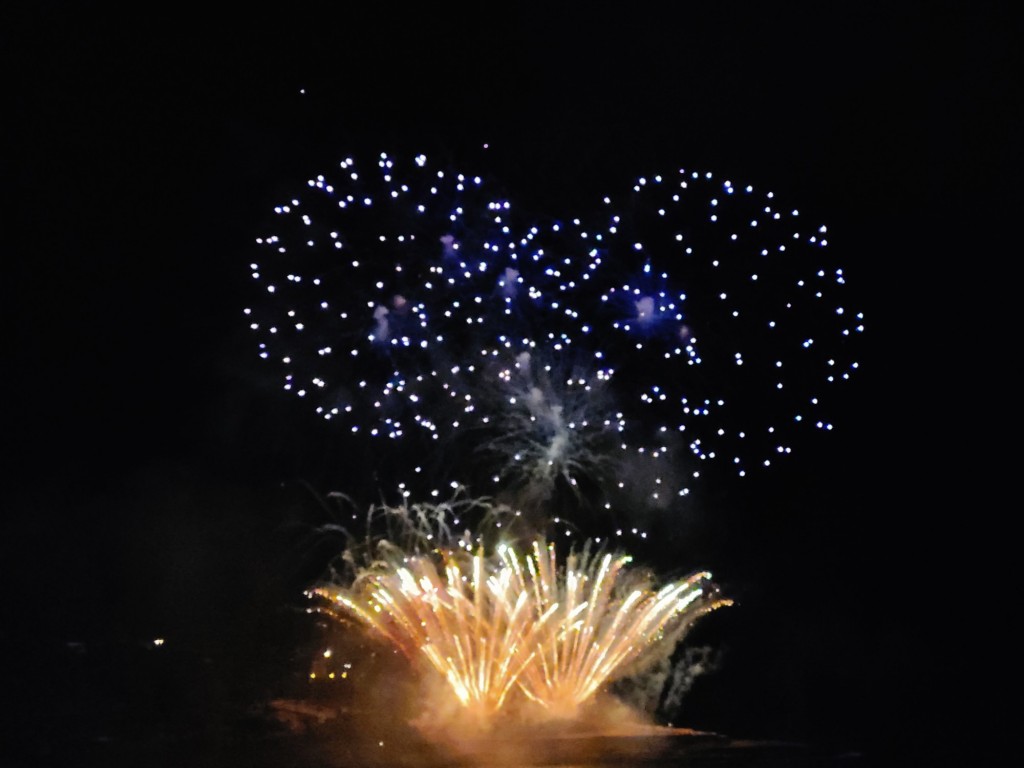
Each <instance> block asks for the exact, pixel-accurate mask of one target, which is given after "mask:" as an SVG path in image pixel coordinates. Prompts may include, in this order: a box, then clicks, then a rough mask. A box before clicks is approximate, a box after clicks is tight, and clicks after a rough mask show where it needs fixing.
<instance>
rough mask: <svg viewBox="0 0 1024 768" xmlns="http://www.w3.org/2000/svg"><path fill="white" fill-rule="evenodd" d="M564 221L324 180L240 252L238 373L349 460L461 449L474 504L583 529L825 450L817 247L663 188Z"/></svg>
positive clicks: (782, 215) (485, 192)
mask: <svg viewBox="0 0 1024 768" xmlns="http://www.w3.org/2000/svg"><path fill="white" fill-rule="evenodd" d="M588 203H589V204H590V205H589V207H588V209H587V214H586V215H580V216H573V215H572V212H571V211H570V212H569V215H567V216H564V217H562V216H560V215H551V216H549V217H547V218H543V219H539V218H528V217H525V216H522V215H520V213H519V210H518V209H517V208H516V206H515V205H514V203H513V201H512V200H510V199H509V198H508V197H507V196H506V195H503V194H501V193H500V192H498V191H497V189H496V188H495V187H494V185H493V184H492V183H490V182H487V181H485V180H484V179H483V178H482V177H481V176H476V175H471V174H463V173H458V172H455V171H452V170H450V169H447V168H445V169H438V168H435V167H432V166H431V164H430V163H428V161H427V158H426V157H425V156H423V155H419V156H416V157H413V158H411V159H408V160H399V159H398V158H394V157H391V156H390V155H387V154H381V155H380V156H379V157H377V158H374V159H372V160H370V161H369V162H363V161H359V162H357V161H356V160H354V159H352V158H346V159H345V160H343V161H342V162H341V163H340V164H339V165H338V166H337V167H336V168H335V169H334V170H333V171H331V172H330V173H325V174H323V175H318V176H316V177H315V178H312V179H310V180H309V181H308V185H307V188H306V189H305V190H303V192H302V193H301V194H296V195H295V196H294V197H293V198H291V199H289V200H286V201H284V202H282V203H281V204H280V205H278V206H277V207H276V208H275V209H274V213H275V215H276V216H275V218H276V224H277V226H275V227H274V228H273V230H271V231H268V232H267V233H266V234H264V235H263V236H261V237H259V238H258V239H257V244H258V246H259V256H258V257H257V258H256V260H255V261H254V263H252V264H251V269H252V277H253V279H254V281H256V283H257V284H258V286H259V288H260V290H259V294H258V295H259V298H258V299H256V300H254V301H253V303H252V304H251V306H250V307H249V308H246V309H245V314H246V315H247V316H248V320H249V322H250V327H251V329H252V331H253V332H254V334H255V335H256V337H257V339H258V345H259V354H260V356H261V357H262V358H264V359H265V360H266V365H267V367H268V369H269V370H270V371H272V374H273V376H274V377H277V380H278V381H279V383H280V385H281V386H283V388H284V389H285V390H287V391H288V392H290V393H292V394H294V395H296V396H298V397H300V398H303V399H305V400H307V401H308V402H309V403H310V405H311V406H312V407H313V408H315V410H316V413H318V414H320V415H321V416H322V417H323V418H324V419H325V420H328V421H331V422H332V423H337V424H338V425H339V427H340V428H341V429H343V430H345V431H346V432H348V433H351V434H352V435H354V436H356V437H357V438H359V437H365V438H366V439H367V440H368V441H370V442H371V443H373V441H402V442H408V443H412V444H414V445H422V446H423V447H424V448H425V449H426V450H430V449H431V447H435V448H436V447H439V446H450V445H464V446H465V445H469V446H471V448H470V450H469V451H468V452H466V453H465V454H464V455H472V456H473V459H472V461H471V463H472V464H473V471H474V472H475V475H474V478H475V482H477V485H478V486H479V480H478V479H476V477H477V476H483V477H485V478H486V482H487V483H488V484H490V486H491V487H483V488H475V489H474V490H479V491H481V492H491V491H494V490H497V489H503V488H516V489H519V491H521V492H523V493H526V494H528V495H529V494H534V495H537V496H540V497H542V496H544V495H545V494H546V493H549V492H550V491H551V489H552V488H553V487H554V486H556V485H557V484H560V483H561V484H565V485H567V486H568V487H570V488H574V489H580V490H581V492H582V491H583V490H585V491H586V492H587V493H588V494H590V495H591V496H592V497H593V498H594V499H596V501H597V503H599V504H600V505H602V506H603V507H605V508H607V509H612V508H613V507H614V505H615V504H617V503H620V501H621V500H624V499H630V500H632V501H631V503H635V499H636V498H637V497H643V498H645V499H647V500H648V501H649V503H650V504H651V505H652V507H656V508H668V507H669V506H670V505H672V504H674V503H676V501H677V500H678V498H679V497H683V496H686V495H687V494H689V493H690V488H691V486H692V484H693V481H694V480H695V479H696V478H698V477H700V476H701V472H702V469H703V468H704V467H705V466H706V463H707V462H713V463H714V464H716V465H720V466H725V467H728V468H729V469H730V471H731V472H733V473H735V474H736V475H738V476H740V477H743V476H746V475H747V473H748V472H750V471H751V470H752V469H754V468H758V467H767V466H770V465H772V463H773V462H775V461H776V460H777V459H778V458H781V457H784V456H786V455H787V454H789V453H791V451H792V449H793V446H794V443H796V442H797V441H798V440H799V439H800V438H799V435H800V434H801V433H804V432H808V431H817V430H824V431H828V430H831V429H832V426H833V425H832V421H831V417H830V415H829V410H828V406H829V404H830V403H831V402H832V401H833V400H834V397H833V395H834V392H835V390H836V389H837V388H839V387H842V386H843V384H844V382H846V380H848V379H849V378H850V377H851V375H852V374H853V373H854V372H855V371H856V369H857V367H858V363H857V360H856V351H857V348H858V344H857V337H858V336H859V335H860V334H861V332H862V331H863V330H864V318H863V314H862V313H861V312H859V311H857V309H856V308H855V307H852V306H850V300H851V299H850V296H849V295H848V289H847V286H846V280H845V276H844V273H843V270H842V269H841V268H839V267H837V266H836V265H835V264H833V263H832V262H831V258H830V255H831V254H830V249H829V248H828V241H827V229H826V227H825V226H821V225H817V224H810V223H807V222H805V221H804V219H803V218H802V217H801V216H800V213H799V211H798V210H796V209H794V208H792V207H790V206H786V205H783V204H782V203H781V202H779V201H777V200H776V199H775V196H774V195H773V193H772V192H768V191H761V190H756V189H755V188H754V187H752V186H748V185H740V184H734V183H733V182H731V181H729V180H726V179H719V178H717V177H715V176H714V175H713V174H711V173H696V172H692V171H686V170H681V169H680V170H673V171H672V172H670V173H666V174H664V175H651V176H644V177H641V178H638V179H636V180H635V183H634V184H633V185H632V187H631V188H627V189H625V190H623V191H622V193H621V194H618V195H609V196H607V197H604V198H603V199H602V198H600V197H597V198H596V199H595V200H593V201H581V204H584V205H585V204H588ZM556 213H559V214H560V213H561V212H556ZM416 471H417V473H419V472H421V468H420V467H417V468H416ZM467 471H469V470H467ZM471 474H472V473H471ZM410 482H411V481H410ZM428 484H429V481H428ZM402 487H403V488H407V486H406V484H404V483H403V486H402ZM405 493H406V494H408V493H410V491H409V490H406V491H405ZM431 493H432V495H434V496H437V495H438V494H439V493H440V491H439V488H437V487H435V488H433V489H432V490H431Z"/></svg>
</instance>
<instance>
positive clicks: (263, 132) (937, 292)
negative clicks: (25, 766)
mask: <svg viewBox="0 0 1024 768" xmlns="http://www.w3.org/2000/svg"><path fill="white" fill-rule="evenodd" d="M348 5H349V4H344V3H336V4H304V3H303V4H280V5H279V6H278V7H277V10H276V11H274V12H265V13H259V14H254V13H253V12H251V11H245V12H244V13H242V12H239V13H238V15H237V16H235V17H233V18H231V20H230V21H229V22H228V23H225V22H223V21H216V22H215V21H214V20H213V19H212V18H210V17H209V11H203V12H199V11H187V10H182V9H180V8H177V7H174V8H171V9H169V10H166V11H163V12H161V11H156V10H152V9H149V8H146V9H145V10H139V11H136V12H129V13H128V14H127V15H125V14H113V13H107V12H99V11H95V10H94V9H83V8H79V7H76V6H75V5H73V4H62V3H40V4H37V5H36V9H35V10H34V11H32V12H25V13H17V12H15V13H14V14H12V18H10V19H8V20H7V21H6V22H5V23H4V24H3V25H2V27H0V29H2V31H0V39H2V40H3V44H2V45H0V71H2V72H3V77H4V80H5V81H6V82H5V85H4V89H3V102H2V103H3V108H2V109H3V114H4V117H3V118H2V120H0V125H2V131H0V135H2V136H3V137H4V142H3V143H4V151H3V153H2V156H0V175H2V179H3V183H2V185H0V188H2V189H3V192H2V194H3V198H2V200H0V204H2V210H3V215H2V217H0V218H2V221H3V229H4V233H3V239H2V240H0V253H2V254H3V271H4V278H3V280H2V281H0V291H2V302H0V303H2V311H3V313H4V320H3V322H4V326H5V328H6V329H7V338H8V341H9V344H8V347H7V349H6V351H5V355H4V366H3V370H4V373H5V376H4V380H5V390H6V398H5V400H6V405H7V407H6V408H4V409H3V427H2V428H3V433H4V436H5V443H6V444H7V446H8V451H7V453H8V455H7V457H6V459H5V462H4V469H5V471H4V473H3V477H4V485H5V491H6V493H5V496H6V503H5V504H4V507H5V510H6V511H5V514H4V516H3V523H2V526H3V528H2V529H0V558H2V562H3V563H4V570H5V572H6V573H7V575H6V576H5V577H4V578H3V581H4V587H5V590H6V591H7V595H6V597H5V601H4V604H5V619H4V620H3V621H2V622H0V630H2V631H3V632H4V633H5V637H6V638H7V639H8V640H10V639H11V638H15V639H16V640H17V642H22V640H23V639H25V638H30V639H31V641H32V642H35V641H36V640H39V641H40V644H42V645H45V643H48V642H52V643H55V644H58V645H59V644H60V643H64V642H66V641H68V640H73V639H77V638H81V637H90V638H95V639H96V641H97V642H100V641H107V640H109V641H111V642H112V641H113V640H116V641H117V642H127V639H130V638H135V637H138V638H143V637H149V636H151V635H154V634H157V633H161V632H163V633H168V634H172V633H173V632H175V631H176V632H178V634H179V635H180V636H182V637H186V638H189V642H193V643H195V644H197V645H199V646H202V645H203V643H207V644H216V643H217V642H221V641H222V638H221V639H211V638H214V637H216V638H220V635H218V634H217V633H218V632H221V634H227V635H230V636H231V637H236V636H240V635H241V634H244V632H245V631H247V628H248V627H250V626H251V625H250V624H246V623H245V622H246V621H247V620H248V619H247V618H246V616H247V614H246V612H245V611H244V610H242V609H232V610H223V606H224V605H225V603H227V602H229V601H235V600H238V601H241V602H242V603H243V604H244V602H245V601H246V600H247V599H248V600H254V601H258V600H261V599H262V600H271V599H272V598H270V597H267V594H266V593H267V592H268V591H269V592H273V589H271V588H269V587H268V588H266V590H264V591H263V592H260V588H257V587H254V586H252V583H251V582H252V581H253V580H256V579H258V578H259V577H260V574H261V573H263V572H264V571H265V570H267V569H273V568H275V567H277V566H275V564H274V562H273V558H272V557H271V556H270V555H269V554H268V552H269V551H270V550H272V549H273V548H272V547H271V546H270V545H269V544H268V541H271V540H273V538H274V536H275V531H278V530H279V528H278V526H280V524H281V522H282V520H283V519H285V518H286V516H287V514H288V513H289V509H290V506H289V505H293V504H295V503H297V502H295V500H294V497H295V495H296V494H295V493H292V492H290V491H287V490H284V491H282V490H281V485H282V484H284V486H285V487H286V488H293V487H294V486H295V484H296V482H297V481H298V480H307V481H309V482H310V483H312V484H313V485H314V486H315V487H316V488H317V490H319V491H321V492H326V491H328V490H333V489H334V488H335V487H336V486H337V485H340V484H341V482H342V481H341V479H340V476H339V475H336V474H335V473H336V472H337V462H338V461H339V457H338V456H336V455H332V453H331V446H332V445H333V442H332V437H331V435H330V434H329V433H326V432H325V430H324V427H323V426H322V425H321V424H320V423H318V422H316V420H315V419H313V418H312V417H311V415H310V414H307V413H305V412H304V411H303V410H302V409H301V408H300V407H299V405H298V404H297V403H295V402H292V401H291V400H288V399H287V398H283V397H281V396H279V394H278V392H276V391H275V388H274V386H271V385H268V383H267V382H266V381H264V380H262V379H261V376H260V373H259V368H258V366H257V365H256V363H257V362H258V361H257V360H256V357H255V349H254V343H253V341H252V339H251V338H250V337H249V336H248V334H247V330H246V328H245V324H244V322H243V318H242V316H241V314H240V309H241V307H242V306H243V304H244V302H245V301H246V300H247V291H248V290H249V286H248V283H247V280H248V275H247V270H246V265H247V264H248V262H249V261H250V260H251V255H252V243H253V238H254V236H255V234H256V232H257V231H258V230H259V228H260V227H261V226H262V224H263V223H264V222H265V221H266V216H267V214H268V211H269V208H270V206H271V205H272V204H273V203H275V202H276V201H277V200H278V198H279V197H280V196H281V195H282V194H285V193H287V192H288V191H289V190H291V189H294V188H295V187H296V186H297V185H298V184H300V183H301V182H302V180H304V179H305V178H306V177H307V175H308V174H310V173H315V172H316V171H317V170H318V169H319V168H322V167H325V166H327V165H329V164H331V163H333V162H336V161H337V159H338V158H340V157H342V156H344V154H345V153H350V152H359V151H380V150H381V149H387V150H390V151H395V152H402V151H410V150H418V149H420V148H426V149H427V150H428V151H437V152H440V153H441V154H442V156H445V155H450V156H451V157H453V158H459V157H475V156H476V155H475V154H474V153H477V151H478V148H479V146H480V145H481V144H482V143H483V142H490V143H491V144H492V146H493V147H494V148H495V149H494V157H496V160H495V161H494V162H495V164H496V165H498V166H499V170H500V171H501V173H502V179H503V181H504V182H505V184H506V185H507V186H508V187H509V188H511V189H514V190H516V191H517V192H518V193H520V194H521V195H522V196H523V198H524V199H528V200H529V201H530V202H531V204H533V205H535V206H537V207H544V206H550V205H554V204H557V203H558V202H559V201H562V200H565V199H573V198H577V199H579V198H580V197H581V196H593V194H594V190H600V189H607V188H611V187H613V186H614V185H619V186H621V184H622V183H623V181H624V180H627V179H629V178H630V177H631V176H632V175H634V174H636V173H638V172H640V171H641V170H643V169H650V168H651V167H652V166H660V165H663V166H664V167H672V166H673V165H684V166H688V167H699V168H707V169H711V170H716V171H719V172H721V173H724V174H732V175H733V176H734V177H736V178H749V179H755V180H764V181H765V182H767V183H770V184H771V185H773V186H774V187H775V188H776V189H777V190H778V191H779V192H780V193H785V194H786V196H787V198H790V199H793V200H798V201H801V202H802V204H803V205H804V206H807V207H810V208H812V209H813V210H814V211H815V212H816V213H817V214H819V215H820V217H821V218H822V219H824V220H825V221H827V222H828V223H829V224H830V227H831V230H832V237H833V241H834V243H835V247H836V248H837V249H840V253H841V254H842V256H843V258H842V261H843V263H844V266H845V267H846V268H847V272H848V275H849V279H850V282H851V285H853V286H855V287H856V290H857V291H858V294H859V295H860V296H861V297H862V298H863V301H862V304H863V306H864V308H865V312H866V313H867V315H868V318H869V321H868V322H869V333H868V334H867V335H866V338H865V354H864V375H863V377H862V379H861V380H860V381H859V382H857V383H856V386H855V387H852V388H851V390H850V397H849V398H848V401H847V402H845V403H844V405H843V408H844V410H843V418H844V419H845V423H841V425H840V426H841V427H842V429H840V430H837V432H836V434H835V435H833V436H831V437H832V439H831V440H830V441H827V442H823V443H821V444H816V446H815V448H814V450H810V451H807V452H806V454H805V455H798V456H796V457H794V459H793V460H792V461H791V462H790V463H789V464H787V465H786V466H785V467H784V468H782V469H780V471H778V472H776V473H772V475H771V476H765V477H763V478H760V479H757V480H755V481H753V482H752V483H750V484H748V485H746V486H744V487H743V488H735V489H734V488H718V489H708V490H707V492H706V494H705V496H704V502H703V505H704V506H703V507H702V511H701V515H700V519H701V521H702V522H701V523H700V525H698V526H696V528H697V529H699V530H698V533H697V535H698V536H699V537H700V538H699V540H700V541H701V542H702V543H703V544H704V545H705V546H706V547H707V552H708V554H707V558H706V559H708V560H711V561H713V563H714V565H715V566H716V570H717V572H719V573H720V574H722V577H723V580H724V581H725V582H727V583H729V584H731V585H732V587H733V589H734V590H735V591H736V592H738V593H741V594H743V595H744V601H743V602H744V608H743V609H742V610H743V611H745V612H746V613H745V614H741V616H740V617H739V618H732V619H730V620H728V622H726V623H723V625H722V627H721V628H720V631H719V632H718V635H719V636H722V637H724V638H725V639H726V641H730V642H731V644H732V645H733V646H734V647H735V651H734V658H736V659H737V661H736V662H735V664H734V666H733V671H732V672H731V673H730V672H729V670H728V668H727V669H726V671H724V672H723V673H721V680H720V683H721V686H722V687H721V688H720V689H719V690H718V691H717V692H716V691H715V690H714V688H715V683H714V682H709V683H708V687H707V692H706V693H703V694H702V695H704V696H705V701H706V706H707V711H709V712H711V713H712V714H711V715H706V716H705V717H706V718H707V719H706V721H705V722H707V723H709V724H710V725H711V726H717V727H728V728H732V729H733V730H734V732H735V731H737V730H739V731H742V732H745V733H753V734H755V735H759V736H766V737H770V736H773V735H777V736H794V737H798V738H812V739H814V738H818V739H824V740H832V742H834V743H838V744H849V745H853V746H858V745H859V746H863V745H865V744H868V745H870V744H878V743H880V742H884V741H885V740H886V739H892V740H898V739H901V738H902V739H905V740H908V741H909V742H913V743H917V742H916V741H914V739H920V740H922V741H923V740H926V739H927V738H931V737H933V736H936V735H938V734H941V733H942V732H943V731H944V729H946V728H947V727H948V726H949V725H950V723H952V722H953V721H954V720H955V719H956V718H957V717H959V716H960V714H961V710H960V709H959V708H958V706H957V705H955V702H956V701H957V696H958V695H959V694H960V693H961V692H962V691H966V688H964V686H965V685H966V684H967V682H968V680H970V679H971V678H972V677H974V676H975V675H976V674H977V673H978V672H979V666H980V667H981V674H982V677H983V678H985V679H987V678H991V677H994V676H997V675H998V674H999V671H998V669H999V667H998V664H997V663H995V662H993V661H990V660H984V661H983V660H982V658H981V657H983V656H984V657H986V658H987V657H988V656H990V655H991V653H990V651H988V650H986V649H991V648H993V647H994V646H995V644H996V639H995V637H992V636H990V631H991V632H992V633H995V631H996V627H995V624H992V625H989V624H987V623H985V622H984V621H980V622H979V623H975V620H974V618H972V617H975V616H977V615H978V614H984V613H985V609H986V608H987V607H988V606H989V605H990V604H991V602H992V601H993V600H994V595H996V594H998V592H999V590H1000V587H999V586H998V585H999V583H1000V581H1001V579H1002V578H1003V570H1004V567H1005V560H1003V555H1002V549H1001V547H1000V546H999V545H998V544H996V543H994V541H993V540H994V539H995V540H998V539H999V538H1001V535H1000V533H999V531H1000V530H1001V529H1002V528H1003V526H1005V525H1006V519H1007V518H1006V516H1005V513H1004V512H998V511H996V510H994V509H992V508H991V507H990V506H989V504H988V503H987V502H986V501H985V499H986V498H987V495H988V494H987V492H986V490H985V489H986V487H987V486H989V485H990V480H991V479H992V477H993V475H994V474H996V472H997V470H996V467H995V465H994V464H993V463H992V460H991V458H990V457H989V456H988V454H989V453H990V452H991V451H992V450H994V445H993V443H992V439H991V438H990V437H989V436H987V435H984V433H983V429H982V427H983V424H981V423H979V422H980V420H981V419H980V414H981V413H983V412H984V411H985V404H984V401H982V402H979V398H983V397H984V395H985V392H986V388H987V383H988V378H989V377H990V376H991V373H986V370H985V368H984V366H983V365H982V364H981V363H979V357H983V356H984V354H986V353H984V352H983V351H982V349H983V347H984V345H983V343H982V341H981V339H982V338H983V337H985V336H986V335H988V334H989V332H990V330H991V326H990V322H991V321H990V320H988V319H987V314H988V313H987V310H988V301H987V300H986V296H987V295H988V293H989V292H990V291H992V290H993V289H994V288H995V287H996V286H997V285H998V284H999V282H1000V281H1001V280H1002V279H1003V277H1002V276H1003V274H1004V269H1005V264H1006V256H1008V255H1011V254H1012V251H1011V250H1009V249H1008V248H1007V247H1006V246H1004V245H1003V244H1001V243H1000V242H999V241H998V236H997V234H996V232H997V226H998V222H1000V221H1004V220H1007V219H1009V218H1010V217H1012V216H1013V215H1014V213H1015V210H1014V208H1013V206H1012V205H1011V201H1012V198H1011V197H1010V196H1008V195H1006V194H1005V191H1006V189H1007V188H1008V187H1009V186H1010V185H1009V183H1008V182H1007V181H1006V177H1007V176H1008V175H1009V174H1010V173H1011V171H1010V169H1011V168H1014V167H1018V166H1019V161H1020V142H1019V136H1020V129H1021V121H1020V116H1021V112H1020V103H1019V93H1018V92H1019V81H1020V72H1021V71H1022V70H1021V66H1020V65H1021V62H1020V55H1019V51H1018V43H1019V40H1020V35H1021V33H1022V32H1024V29H1021V25H1020V24H1019V23H1016V22H1014V21H1013V20H1011V19H1010V18H1009V17H1008V15H1006V14H1001V13H997V12H995V11H990V10H988V9H987V8H988V5H987V4H973V5H968V4H958V3H949V2H938V3H931V4H928V5H927V6H925V5H917V6H916V7H915V8H913V9H912V8H910V7H909V6H910V5H911V4H903V3H886V4H853V3H843V4H835V3H831V4H776V3H770V4H763V3H761V4H743V5H741V4H735V3H719V4H710V3H707V4H703V5H704V6H706V7H704V8H703V9H702V10H699V11H692V12H678V13H677V14H675V15H672V16H667V15H665V12H664V11H657V10H654V9H653V8H649V9H648V10H646V11H644V10H638V9H631V10H628V11H626V10H624V9H623V8H622V7H620V6H621V5H622V4H606V3H593V4H591V5H590V6H589V7H588V8H587V10H585V11H582V12H569V11H567V10H562V9H559V8H557V7H555V4H553V3H552V4H548V6H549V7H543V6H542V7H541V9H538V10H533V11H527V10H524V9H522V8H519V7H518V6H512V5H508V6H488V7H486V8H484V7H481V8H479V9H476V10H472V11H464V12H460V13H445V12H439V11H436V10H433V9H420V10H416V11H412V12H410V11H407V10H401V9H399V7H398V6H397V5H395V4H390V3H388V4H381V7H380V8H379V9H378V10H375V11H373V12H369V11H355V12H353V11H350V10H347V9H346V6H348ZM780 6H781V7H780ZM826 6H827V10H825V9H824V8H825V7H826ZM4 13H5V14H7V13H8V12H7V11H5V12H4ZM303 89H304V90H305V93H302V92H301V91H302V90H303ZM538 169H543V172H540V171H538ZM1002 327H1005V326H1002ZM299 495H301V494H299ZM712 507H713V508H714V511H711V508H712ZM261 560H265V561H266V562H261ZM282 567H283V566H282ZM289 578H291V577H290V576H281V577H280V579H278V580H277V581H275V584H276V587H275V588H276V589H282V587H281V584H289V582H288V579H289ZM256 593H259V594H256ZM275 594H276V593H275ZM748 606H749V607H748ZM232 621H234V622H235V624H237V625H238V626H239V627H241V628H235V629H223V628H220V629H218V630H217V631H214V630H213V629H211V628H210V627H211V625H213V624H220V623H221V622H223V624H224V625H228V626H233V625H232V624H231V622H232ZM232 633H235V634H232ZM730 633H732V637H731V638H730ZM111 638H113V640H111ZM758 638H763V642H758V641H757V639H758ZM12 642H13V641H12ZM26 642H28V641H26ZM225 642H226V641H225ZM696 717H697V718H698V719H699V717H700V715H699V714H698V715H696ZM716 717H717V718H720V719H719V720H715V718H716ZM723 724H724V725H723ZM869 729H870V730H873V731H874V732H875V735H874V736H871V737H866V736H862V734H863V733H864V732H865V731H866V730H869ZM908 734H914V736H913V737H910V736H908Z"/></svg>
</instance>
